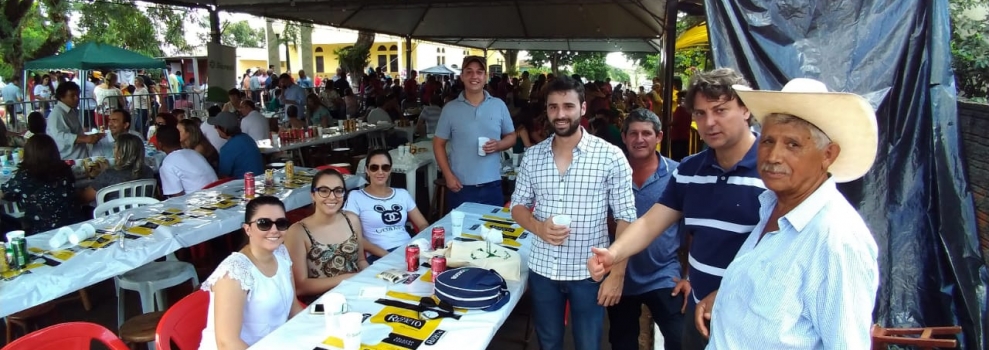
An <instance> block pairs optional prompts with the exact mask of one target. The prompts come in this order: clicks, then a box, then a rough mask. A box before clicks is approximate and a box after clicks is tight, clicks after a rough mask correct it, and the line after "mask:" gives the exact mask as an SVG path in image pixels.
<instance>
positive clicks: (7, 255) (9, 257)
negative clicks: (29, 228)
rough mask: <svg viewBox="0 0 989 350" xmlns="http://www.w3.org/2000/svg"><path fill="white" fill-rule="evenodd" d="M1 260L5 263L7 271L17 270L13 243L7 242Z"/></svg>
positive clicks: (15, 250) (15, 249) (15, 251)
mask: <svg viewBox="0 0 989 350" xmlns="http://www.w3.org/2000/svg"><path fill="white" fill-rule="evenodd" d="M3 260H6V261H7V264H8V265H7V269H8V270H17V269H18V268H17V248H15V247H14V242H7V247H6V248H4V257H3Z"/></svg>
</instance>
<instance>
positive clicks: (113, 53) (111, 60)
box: [24, 43, 165, 70]
mask: <svg viewBox="0 0 989 350" xmlns="http://www.w3.org/2000/svg"><path fill="white" fill-rule="evenodd" d="M154 68H165V61H162V60H159V59H155V58H151V57H147V56H144V55H142V54H139V53H137V52H134V51H129V50H125V49H122V48H119V47H116V46H111V45H106V44H96V43H85V44H80V45H78V46H76V47H75V48H73V49H72V50H69V51H65V52H63V53H61V54H58V55H55V56H51V57H45V58H40V59H36V60H34V61H30V62H27V63H26V64H25V65H24V69H26V70H60V69H64V70H77V69H81V70H94V69H154Z"/></svg>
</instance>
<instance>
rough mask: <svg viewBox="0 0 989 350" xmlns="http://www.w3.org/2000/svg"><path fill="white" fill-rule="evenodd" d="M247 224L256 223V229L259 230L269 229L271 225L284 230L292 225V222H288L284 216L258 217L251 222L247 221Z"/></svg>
mask: <svg viewBox="0 0 989 350" xmlns="http://www.w3.org/2000/svg"><path fill="white" fill-rule="evenodd" d="M247 224H248V225H250V224H256V225H258V230H261V231H268V230H270V229H271V226H272V225H274V226H275V228H277V229H278V230H279V231H285V230H288V227H289V226H291V225H292V223H291V222H289V221H288V219H286V218H278V219H269V218H260V219H257V220H254V221H251V222H247Z"/></svg>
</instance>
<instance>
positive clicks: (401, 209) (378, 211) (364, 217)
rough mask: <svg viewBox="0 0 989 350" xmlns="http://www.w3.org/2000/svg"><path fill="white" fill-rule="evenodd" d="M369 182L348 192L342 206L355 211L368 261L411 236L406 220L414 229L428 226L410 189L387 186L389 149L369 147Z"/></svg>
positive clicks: (372, 260) (386, 252)
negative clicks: (406, 227)
mask: <svg viewBox="0 0 989 350" xmlns="http://www.w3.org/2000/svg"><path fill="white" fill-rule="evenodd" d="M364 163H365V167H366V170H367V176H368V182H369V184H368V185H367V186H366V187H364V188H362V189H360V190H355V191H353V192H351V193H350V196H349V198H347V204H345V205H344V207H343V209H344V210H346V211H350V212H353V213H355V214H357V216H358V217H360V219H361V228H362V231H364V243H363V245H364V252H366V253H367V254H368V259H367V260H368V262H369V263H373V262H374V261H375V260H377V259H379V258H381V257H383V256H385V254H388V252H390V251H392V250H395V248H398V247H401V246H403V245H405V244H407V243H409V241H410V240H412V237H411V236H409V233H408V231H406V230H405V223H406V222H408V221H409V220H411V221H412V223H413V224H414V225H415V227H416V229H419V230H422V229H425V228H426V227H427V226H429V223H428V222H426V218H425V217H423V216H422V213H421V212H419V209H418V208H416V202H415V200H414V199H413V198H412V195H410V194H409V191H407V190H405V189H402V188H391V187H389V186H388V178H389V176H391V155H390V154H388V150H385V149H378V150H374V151H371V153H369V154H368V156H367V159H366V160H365V161H364Z"/></svg>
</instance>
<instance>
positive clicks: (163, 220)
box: [148, 213, 182, 226]
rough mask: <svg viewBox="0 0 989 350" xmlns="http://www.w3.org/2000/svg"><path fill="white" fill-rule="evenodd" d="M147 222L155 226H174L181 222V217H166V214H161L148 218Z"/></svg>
mask: <svg viewBox="0 0 989 350" xmlns="http://www.w3.org/2000/svg"><path fill="white" fill-rule="evenodd" d="M148 222H150V223H153V224H156V225H162V226H172V225H175V224H177V223H180V222H182V217H181V216H178V215H174V214H173V215H166V214H164V213H162V215H156V216H152V217H149V218H148Z"/></svg>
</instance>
